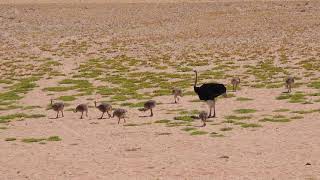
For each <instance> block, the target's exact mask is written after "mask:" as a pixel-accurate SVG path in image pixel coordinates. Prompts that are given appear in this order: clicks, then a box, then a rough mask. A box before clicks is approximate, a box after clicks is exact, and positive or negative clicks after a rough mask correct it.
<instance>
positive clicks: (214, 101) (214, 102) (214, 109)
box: [213, 100, 216, 117]
mask: <svg viewBox="0 0 320 180" xmlns="http://www.w3.org/2000/svg"><path fill="white" fill-rule="evenodd" d="M213 117H216V100H213Z"/></svg>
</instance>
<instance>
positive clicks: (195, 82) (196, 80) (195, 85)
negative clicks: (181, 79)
mask: <svg viewBox="0 0 320 180" xmlns="http://www.w3.org/2000/svg"><path fill="white" fill-rule="evenodd" d="M195 73H196V79H195V81H194V87H197V82H198V72H197V71H195Z"/></svg>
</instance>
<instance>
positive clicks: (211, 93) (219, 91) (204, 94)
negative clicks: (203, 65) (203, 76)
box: [194, 71, 227, 118]
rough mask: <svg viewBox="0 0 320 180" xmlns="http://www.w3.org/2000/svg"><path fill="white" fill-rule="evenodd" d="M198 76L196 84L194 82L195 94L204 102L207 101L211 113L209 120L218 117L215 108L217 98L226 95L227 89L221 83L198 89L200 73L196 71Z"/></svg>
mask: <svg viewBox="0 0 320 180" xmlns="http://www.w3.org/2000/svg"><path fill="white" fill-rule="evenodd" d="M194 72H195V74H196V78H195V82H194V92H195V93H197V94H198V96H199V99H200V100H202V101H206V102H207V104H208V105H209V109H210V113H209V116H208V118H210V117H215V116H216V107H215V98H216V97H218V96H220V95H224V96H225V95H226V92H227V89H226V87H225V86H224V85H223V84H219V83H205V84H202V85H201V86H200V87H197V81H198V72H197V71H194ZM212 109H213V116H212V115H211V111H212Z"/></svg>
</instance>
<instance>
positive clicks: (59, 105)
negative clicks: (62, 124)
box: [50, 99, 64, 119]
mask: <svg viewBox="0 0 320 180" xmlns="http://www.w3.org/2000/svg"><path fill="white" fill-rule="evenodd" d="M50 105H51V108H52V109H53V110H54V111H56V112H57V116H56V119H58V118H59V112H61V114H62V117H64V115H63V109H64V104H63V102H56V103H53V100H52V99H51V101H50Z"/></svg>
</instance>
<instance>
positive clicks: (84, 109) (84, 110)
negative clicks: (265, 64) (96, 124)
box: [74, 104, 88, 119]
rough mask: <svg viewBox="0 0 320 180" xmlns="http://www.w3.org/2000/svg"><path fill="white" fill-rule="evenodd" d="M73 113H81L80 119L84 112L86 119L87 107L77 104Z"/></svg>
mask: <svg viewBox="0 0 320 180" xmlns="http://www.w3.org/2000/svg"><path fill="white" fill-rule="evenodd" d="M74 112H75V113H76V112H81V117H80V119H82V118H83V113H84V112H85V113H86V116H87V117H88V105H86V104H79V105H78V106H77V107H76V109H75V111H74Z"/></svg>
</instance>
